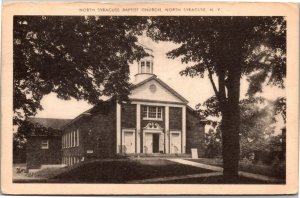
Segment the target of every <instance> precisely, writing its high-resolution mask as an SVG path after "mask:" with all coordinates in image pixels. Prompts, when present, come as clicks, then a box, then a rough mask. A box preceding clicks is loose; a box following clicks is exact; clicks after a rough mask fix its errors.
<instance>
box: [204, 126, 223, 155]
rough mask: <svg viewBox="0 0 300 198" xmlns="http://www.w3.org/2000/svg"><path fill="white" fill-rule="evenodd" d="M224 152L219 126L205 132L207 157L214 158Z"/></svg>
mask: <svg viewBox="0 0 300 198" xmlns="http://www.w3.org/2000/svg"><path fill="white" fill-rule="evenodd" d="M221 153H222V137H221V132H220V128H219V126H216V127H215V128H214V129H209V130H208V132H207V133H206V134H205V157H208V158H213V157H217V156H220V155H221Z"/></svg>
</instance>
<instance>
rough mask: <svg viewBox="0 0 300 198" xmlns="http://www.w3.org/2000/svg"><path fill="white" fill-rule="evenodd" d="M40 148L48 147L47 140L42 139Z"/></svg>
mask: <svg viewBox="0 0 300 198" xmlns="http://www.w3.org/2000/svg"><path fill="white" fill-rule="evenodd" d="M42 149H49V141H48V140H42Z"/></svg>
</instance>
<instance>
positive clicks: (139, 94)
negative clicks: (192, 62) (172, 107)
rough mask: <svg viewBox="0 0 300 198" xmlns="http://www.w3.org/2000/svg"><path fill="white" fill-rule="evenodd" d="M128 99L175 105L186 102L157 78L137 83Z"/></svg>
mask: <svg viewBox="0 0 300 198" xmlns="http://www.w3.org/2000/svg"><path fill="white" fill-rule="evenodd" d="M129 98H130V99H140V100H155V101H161V102H175V103H187V102H188V101H187V100H186V99H184V98H183V97H182V96H180V95H179V94H178V93H177V92H176V91H174V90H173V89H172V88H171V87H169V86H168V85H167V84H165V83H164V82H162V81H161V80H159V79H157V78H150V79H148V80H145V82H142V83H139V84H138V85H137V86H135V87H134V88H133V89H132V91H131V94H130V95H129Z"/></svg>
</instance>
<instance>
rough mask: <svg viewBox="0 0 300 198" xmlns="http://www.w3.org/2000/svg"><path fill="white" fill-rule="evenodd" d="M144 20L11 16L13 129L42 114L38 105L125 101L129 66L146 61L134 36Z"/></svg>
mask: <svg viewBox="0 0 300 198" xmlns="http://www.w3.org/2000/svg"><path fill="white" fill-rule="evenodd" d="M145 24H146V19H145V18H143V17H113V16H107V17H106V16H103V17H92V16H89V17H84V16H77V17H74V16H15V17H14V32H13V33H14V34H13V47H14V48H13V69H14V107H13V109H14V112H15V116H14V124H18V123H19V121H20V120H21V119H22V117H28V116H33V115H35V114H36V112H37V110H41V109H42V106H41V104H40V101H41V99H42V98H43V96H44V95H46V94H49V93H51V92H54V93H56V94H57V97H58V98H61V99H64V100H68V99H70V98H71V97H72V98H75V99H77V100H86V101H88V102H89V103H91V104H97V103H98V102H99V100H100V97H101V96H118V97H120V98H125V99H126V96H127V95H128V93H129V87H130V84H129V82H128V79H129V63H132V62H133V61H134V60H136V59H140V58H141V57H142V56H144V55H145V52H144V50H143V49H142V47H141V46H139V45H137V43H136V42H137V38H136V35H139V34H141V29H142V28H143V26H144V25H145Z"/></svg>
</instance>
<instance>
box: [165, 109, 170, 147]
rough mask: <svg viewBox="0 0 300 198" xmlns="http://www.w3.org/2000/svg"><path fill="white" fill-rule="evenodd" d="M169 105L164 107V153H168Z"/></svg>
mask: <svg viewBox="0 0 300 198" xmlns="http://www.w3.org/2000/svg"><path fill="white" fill-rule="evenodd" d="M169 138H170V128H169V106H166V107H165V149H166V150H165V153H170V147H169V144H170V143H169V142H170V141H169V140H170V139H169Z"/></svg>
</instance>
